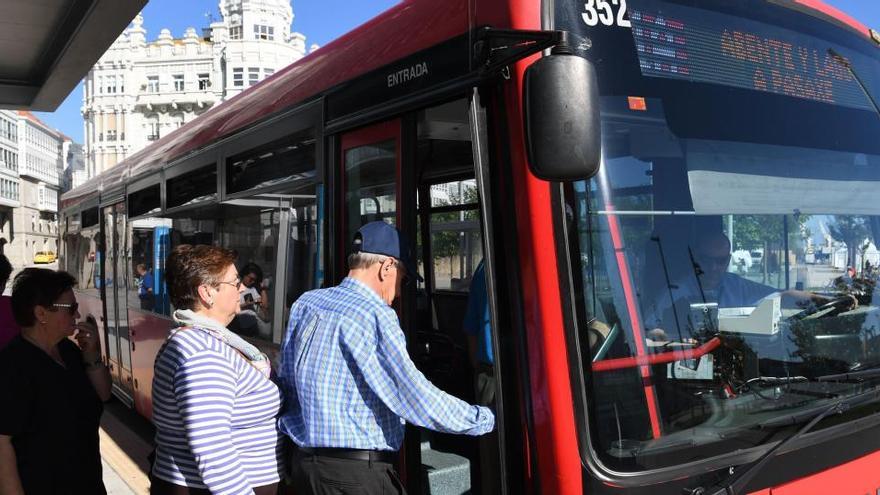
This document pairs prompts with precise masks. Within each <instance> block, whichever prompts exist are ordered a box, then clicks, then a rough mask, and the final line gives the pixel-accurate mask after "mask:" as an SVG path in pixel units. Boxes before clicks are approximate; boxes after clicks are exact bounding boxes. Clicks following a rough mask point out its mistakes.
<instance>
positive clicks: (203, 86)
mask: <svg viewBox="0 0 880 495" xmlns="http://www.w3.org/2000/svg"><path fill="white" fill-rule="evenodd" d="M210 86H211V79H210V76H209V75H208V74H199V90H201V91H205V90H207V89H208V87H210Z"/></svg>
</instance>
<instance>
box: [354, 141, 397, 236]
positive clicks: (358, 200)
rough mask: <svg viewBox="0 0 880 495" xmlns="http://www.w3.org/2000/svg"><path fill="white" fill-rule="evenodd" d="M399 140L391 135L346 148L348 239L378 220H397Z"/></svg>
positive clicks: (391, 222)
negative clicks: (388, 137)
mask: <svg viewBox="0 0 880 495" xmlns="http://www.w3.org/2000/svg"><path fill="white" fill-rule="evenodd" d="M396 168H397V143H396V142H395V140H392V139H389V140H387V141H381V142H378V143H370V144H365V145H362V146H357V147H354V148H349V149H347V150H345V189H346V205H347V207H348V219H349V221H348V230H347V232H346V236H345V238H346V239H349V240H350V239H353V238H354V233H355V232H357V229H359V228H360V227H361V225H364V224H366V223H369V222H372V221H374V220H383V221H385V222H388V223H390V224H395V223H396V222H397V219H396V216H397V191H396V182H395V177H396V175H397V170H396Z"/></svg>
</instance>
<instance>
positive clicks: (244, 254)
mask: <svg viewBox="0 0 880 495" xmlns="http://www.w3.org/2000/svg"><path fill="white" fill-rule="evenodd" d="M220 218H221V220H220V222H219V229H218V235H217V241H218V243H219V244H220V245H221V246H223V247H225V248H229V249H234V250H235V251H236V252H238V275H239V277H241V283H242V285H243V286H244V287H243V292H242V293H241V296H240V301H239V303H240V305H241V312H240V313H239V314H237V315H236V316H235V318H234V319H233V320H232V322H231V323H230V324H229V329H230V330H232V331H233V332H236V333H238V334H239V335H243V336H247V337H255V338H259V339H263V340H271V338H272V333H273V328H272V314H273V301H274V295H275V290H276V287H277V284H276V283H275V269H276V268H277V265H276V261H277V259H278V256H277V254H278V227H279V224H280V218H281V209H280V208H278V207H266V206H239V205H223V207H222V216H221V217H220Z"/></svg>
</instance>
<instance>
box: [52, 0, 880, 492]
mask: <svg viewBox="0 0 880 495" xmlns="http://www.w3.org/2000/svg"><path fill="white" fill-rule="evenodd" d="M878 45H880V36H878V35H877V33H875V32H873V31H870V30H868V29H867V28H865V27H864V26H862V25H860V24H859V23H858V22H856V21H854V20H852V19H851V18H849V17H847V16H846V15H844V14H842V13H840V12H838V11H836V10H834V9H832V8H830V7H827V6H825V5H823V4H822V3H821V2H818V1H814V0H773V1H765V0H742V1H739V2H729V1H726V0H703V1H701V2H694V1H692V0H629V1H625V0H586V1H579V2H561V1H558V2H550V1H545V2H540V1H536V0H469V1H463V0H462V1H459V0H450V1H446V2H436V1H427V0H413V1H405V2H402V3H400V4H399V5H397V6H395V7H393V8H391V9H390V10H388V11H387V12H385V13H384V14H382V15H380V16H378V17H376V18H375V19H373V20H372V21H370V22H368V23H367V24H365V25H363V26H361V27H360V28H358V29H356V30H354V31H353V32H351V33H349V34H347V35H346V36H343V37H342V38H340V39H338V40H337V41H335V42H333V43H331V44H329V45H327V46H325V47H323V48H321V49H320V50H318V51H316V52H315V53H312V54H310V55H309V56H308V57H306V58H304V59H303V60H301V61H299V62H297V63H296V64H293V65H291V66H290V67H288V68H286V69H284V70H282V71H280V72H279V73H277V74H275V75H274V76H272V77H270V78H268V79H266V80H265V81H262V82H260V83H259V84H256V85H255V86H254V87H252V88H249V89H248V90H247V91H245V92H243V93H242V94H241V95H239V96H237V97H235V98H233V99H231V100H229V101H227V102H225V103H223V104H221V105H218V106H217V107H216V108H214V109H212V110H210V111H209V112H207V113H205V114H204V115H202V116H201V117H199V118H197V119H195V120H194V121H192V122H190V123H188V124H187V125H185V126H183V127H182V128H181V129H178V130H175V131H174V132H171V133H169V134H168V135H165V136H162V137H161V139H159V140H158V141H157V142H156V143H154V144H152V145H151V146H150V147H148V148H146V149H145V150H143V151H141V152H138V153H137V154H135V155H133V156H130V157H128V158H126V159H125V160H124V161H123V162H122V163H120V164H119V165H117V166H115V167H113V168H111V169H109V170H108V171H106V172H105V173H103V174H101V175H100V176H98V177H96V178H94V179H92V180H91V181H89V182H88V183H87V184H85V185H83V186H81V187H79V188H77V189H75V190H73V191H71V192H69V193H67V194H65V195H64V196H63V198H62V220H63V229H64V230H63V234H62V237H63V243H62V244H63V249H62V253H61V259H62V261H61V263H62V267H63V268H64V269H66V270H68V271H70V272H71V273H74V274H75V275H76V276H77V278H78V280H79V287H78V288H77V290H78V295H77V297H78V299H79V302H80V304H81V305H82V307H83V308H85V309H84V310H81V312H82V313H84V314H85V313H90V314H92V315H94V316H95V317H96V318H98V319H99V320H100V323H101V327H102V334H103V335H102V338H103V345H104V347H105V357H106V359H107V362H108V364H109V365H110V366H111V369H112V372H113V376H114V390H115V392H116V394H117V395H118V396H119V397H120V398H121V399H122V400H123V401H126V402H127V403H129V404H130V405H131V406H132V407H134V408H135V409H137V411H138V412H140V413H141V414H143V415H144V416H146V417H148V418H149V417H150V414H151V404H150V387H151V380H152V370H153V360H154V357H155V354H156V352H157V350H158V349H159V346H160V345H161V343H162V342H163V340H164V339H165V337H166V335H167V333H168V330H169V328H170V327H171V326H172V321H171V319H170V316H169V315H170V312H171V311H172V310H173V308H171V307H169V304H168V300H167V296H166V294H165V290H164V287H163V283H162V275H163V270H164V265H163V263H164V257H165V255H166V253H167V251H168V249H170V248H172V247H174V246H175V245H177V244H180V243H213V244H218V245H222V246H225V247H230V248H234V249H236V250H238V252H239V254H240V260H241V262H242V263H243V264H244V263H251V264H254V265H256V266H257V267H258V268H259V270H258V271H259V272H261V273H260V274H259V275H255V276H254V277H253V278H254V281H253V283H252V285H253V287H254V292H253V297H257V295H258V296H259V298H260V299H261V301H262V304H261V305H260V308H259V311H258V310H256V309H255V310H253V311H250V312H249V313H248V314H246V315H243V316H242V318H241V320H240V321H236V322H233V326H234V328H235V330H236V331H238V332H240V333H241V334H242V335H244V336H246V338H248V339H249V340H251V341H252V342H255V343H257V344H258V345H260V346H262V347H263V348H264V349H266V350H267V351H268V352H269V353H270V354H273V353H274V355H277V349H278V347H279V344H280V343H281V341H282V339H283V337H284V333H285V329H286V326H287V323H288V322H287V310H288V309H289V307H290V304H291V303H292V302H293V301H294V300H296V298H297V297H298V296H299V295H300V294H302V293H303V292H304V291H306V290H310V289H313V288H317V287H322V286H328V285H333V284H335V283H337V282H338V281H339V280H341V278H342V277H343V276H344V274H345V273H346V267H345V255H346V254H347V247H348V242H349V241H350V239H351V237H352V233H353V232H354V230H355V229H356V228H357V227H358V226H359V225H361V224H362V223H363V222H366V221H370V220H375V219H382V220H385V221H388V222H391V223H394V224H396V225H398V226H399V227H400V228H401V229H402V230H403V231H404V232H405V233H406V235H408V236H410V237H411V240H412V241H413V242H414V245H416V246H417V250H418V254H419V259H420V270H421V272H422V274H423V275H424V278H425V282H424V284H422V285H419V286H418V287H417V288H416V289H415V290H413V291H411V293H409V294H406V295H405V296H404V297H403V299H402V301H401V302H400V304H399V305H398V307H397V309H398V311H399V314H400V317H401V321H402V326H403V328H404V330H405V332H406V333H407V336H408V339H409V342H410V344H411V353H412V356H413V358H414V360H415V361H416V362H417V364H418V366H419V367H420V369H422V370H423V372H424V373H425V374H426V375H427V376H428V377H429V378H430V379H431V380H433V381H434V382H435V383H436V384H438V385H439V386H441V387H442V388H444V389H446V390H447V391H449V392H451V393H453V394H455V395H457V396H459V397H462V398H465V399H468V400H471V399H472V398H473V390H472V387H471V381H472V379H473V377H474V370H473V367H472V366H471V364H470V359H469V356H468V353H467V345H466V337H465V335H464V334H463V333H462V329H461V326H462V320H463V314H464V312H465V307H466V304H467V300H468V290H469V287H470V282H471V279H472V275H473V272H474V270H475V268H476V266H477V265H478V264H479V262H480V260H485V268H486V273H487V291H488V298H489V301H490V310H491V311H490V313H491V327H492V342H493V344H492V350H493V351H494V374H495V377H496V379H497V386H496V410H497V413H498V435H497V442H496V443H497V444H496V445H495V448H491V446H490V447H486V446H485V445H482V444H481V443H480V442H478V441H477V440H475V439H470V438H462V437H450V436H446V435H440V434H432V433H428V432H425V431H420V430H419V429H417V428H410V430H409V431H408V433H407V440H406V442H405V448H404V451H405V455H404V456H403V459H404V461H403V463H404V466H403V472H404V473H405V475H406V480H407V481H406V483H407V485H408V489H409V490H410V493H422V492H427V493H465V492H467V491H468V490H471V491H472V492H474V493H479V492H481V491H483V489H482V487H483V485H482V484H481V481H480V479H481V477H480V473H481V472H484V471H488V470H489V469H490V468H488V467H487V466H490V465H493V464H494V465H497V466H498V467H496V468H491V469H492V473H491V474H492V475H493V477H494V478H495V479H496V481H497V482H498V483H500V488H499V489H500V491H502V492H504V493H520V492H524V493H550V494H573V493H589V494H616V493H629V494H638V493H651V494H666V493H668V494H673V493H674V494H679V493H691V494H714V493H725V494H729V493H759V494H771V493H772V494H812V493H816V494H820V493H821V494H827V493H834V494H854V495H863V494H865V493H872V494H873V493H880V475H878V474H877V473H878V471H877V466H878V465H880V452H878V449H880V402H878V399H880V388H878V384H880V372H878V371H877V370H878V364H880V337H878V335H880V333H878V328H880V303H878V302H877V301H876V300H875V299H874V292H873V290H874V287H875V286H876V281H877V269H876V268H877V267H878V265H880V251H878V245H880V242H878V239H880V208H878V206H877V204H878V201H877V192H876V191H877V190H878V189H877V187H878V185H880V182H878V181H880V139H878V136H880V112H878V107H877V97H878V96H877V95H878V94H880V91H878V90H880V70H878V69H880V58H878V54H880V52H878ZM135 83H136V81H135ZM134 85H135V86H136V85H137V84H134ZM183 103H185V102H183ZM139 265H143V267H139ZM151 282H152V283H151ZM150 287H152V288H151V290H147V289H149V288H150ZM493 453H494V454H493ZM481 455H482V457H484V458H487V459H488V460H484V461H481ZM493 456H494V458H493ZM496 470H497V472H496Z"/></svg>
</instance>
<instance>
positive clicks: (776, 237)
mask: <svg viewBox="0 0 880 495" xmlns="http://www.w3.org/2000/svg"><path fill="white" fill-rule="evenodd" d="M785 218H786V217H785V215H740V216H737V217H736V218H735V219H734V222H733V249H734V250H737V249H745V250H747V251H752V250H755V249H762V250H763V252H764V255H763V256H762V257H761V273H762V278H763V280H762V282H763V283H765V284H766V283H767V280H768V278H769V273H770V272H771V271H772V270H771V268H772V267H771V265H770V262H771V256H770V254H771V251H773V250H774V248H775V249H776V250H777V251H781V248H782V241H783V235H784V234H785V230H786V226H785ZM788 218H789V220H790V221H789V222H788V233H789V235H790V236H795V239H799V238H802V232H804V229H806V226H805V224H806V222H807V221H808V220H809V219H810V216H809V215H795V216H793V217H788ZM791 239H792V237H789V241H791ZM783 255H784V256H787V255H788V253H784V254H783ZM777 261H779V262H781V258H780V259H778V260H777Z"/></svg>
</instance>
